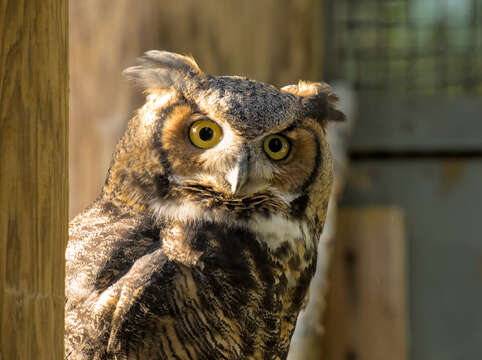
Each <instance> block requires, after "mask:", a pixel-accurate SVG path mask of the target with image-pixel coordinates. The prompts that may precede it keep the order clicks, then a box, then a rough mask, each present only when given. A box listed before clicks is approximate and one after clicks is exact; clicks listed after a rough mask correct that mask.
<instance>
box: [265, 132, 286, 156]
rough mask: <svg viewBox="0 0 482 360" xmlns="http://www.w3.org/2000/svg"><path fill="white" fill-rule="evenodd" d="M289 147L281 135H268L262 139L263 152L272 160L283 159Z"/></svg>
mask: <svg viewBox="0 0 482 360" xmlns="http://www.w3.org/2000/svg"><path fill="white" fill-rule="evenodd" d="M290 149H291V144H290V142H289V140H288V139H287V138H285V137H284V136H281V135H270V136H268V137H266V139H264V152H265V153H266V154H267V155H268V156H269V157H270V158H271V159H273V160H283V159H285V158H286V157H287V156H288V155H289V153H290Z"/></svg>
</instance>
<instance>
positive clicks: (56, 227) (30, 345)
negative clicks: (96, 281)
mask: <svg viewBox="0 0 482 360" xmlns="http://www.w3.org/2000/svg"><path fill="white" fill-rule="evenodd" d="M67 24H68V1H67V0H42V1H27V0H1V1H0V39H1V40H0V204H1V206H2V210H1V211H0V359H1V360H11V359H25V360H30V359H62V357H63V323H64V319H63V317H64V250H65V245H66V243H67V221H68V206H67V203H68V172H67V170H68V163H67V161H68V156H67V143H68V134H67V129H68V61H67V59H68V50H67V49H68V39H67V31H68V28H67Z"/></svg>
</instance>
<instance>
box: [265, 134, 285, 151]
mask: <svg viewBox="0 0 482 360" xmlns="http://www.w3.org/2000/svg"><path fill="white" fill-rule="evenodd" d="M268 147H269V149H270V150H271V151H272V152H274V153H277V152H278V151H280V150H281V148H282V147H283V143H282V142H281V140H280V139H278V138H274V139H271V140H270V141H269V143H268Z"/></svg>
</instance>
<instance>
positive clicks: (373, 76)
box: [329, 0, 482, 95]
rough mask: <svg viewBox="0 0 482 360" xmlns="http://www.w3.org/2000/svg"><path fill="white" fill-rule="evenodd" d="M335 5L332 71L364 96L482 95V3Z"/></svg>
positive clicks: (343, 1) (375, 0)
mask: <svg viewBox="0 0 482 360" xmlns="http://www.w3.org/2000/svg"><path fill="white" fill-rule="evenodd" d="M331 1H332V3H331V5H330V6H331V7H332V11H331V14H332V15H331V16H332V18H331V20H330V22H331V31H330V34H329V36H331V37H332V39H333V40H334V43H333V45H332V50H333V51H334V54H336V55H335V57H334V59H332V60H334V61H333V65H332V66H331V68H332V70H333V71H334V72H335V74H337V76H341V77H343V78H346V79H348V80H350V81H351V82H352V83H353V84H354V86H355V87H356V88H357V89H358V90H376V91H389V92H411V93H418V94H427V95H428V94H440V93H446V94H482V0H331Z"/></svg>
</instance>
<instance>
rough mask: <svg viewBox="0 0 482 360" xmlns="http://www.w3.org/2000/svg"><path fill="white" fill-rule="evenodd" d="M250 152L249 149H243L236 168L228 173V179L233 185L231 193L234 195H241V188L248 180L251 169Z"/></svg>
mask: <svg viewBox="0 0 482 360" xmlns="http://www.w3.org/2000/svg"><path fill="white" fill-rule="evenodd" d="M248 165H249V152H248V149H246V148H243V149H242V150H241V153H240V156H239V157H238V161H237V162H236V165H235V166H234V168H233V169H232V170H231V171H230V172H229V173H228V176H227V177H226V179H227V180H228V182H229V184H231V193H232V194H233V195H237V194H239V192H240V190H241V188H242V187H243V186H244V184H245V183H246V180H248V168H249V166H248Z"/></svg>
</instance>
